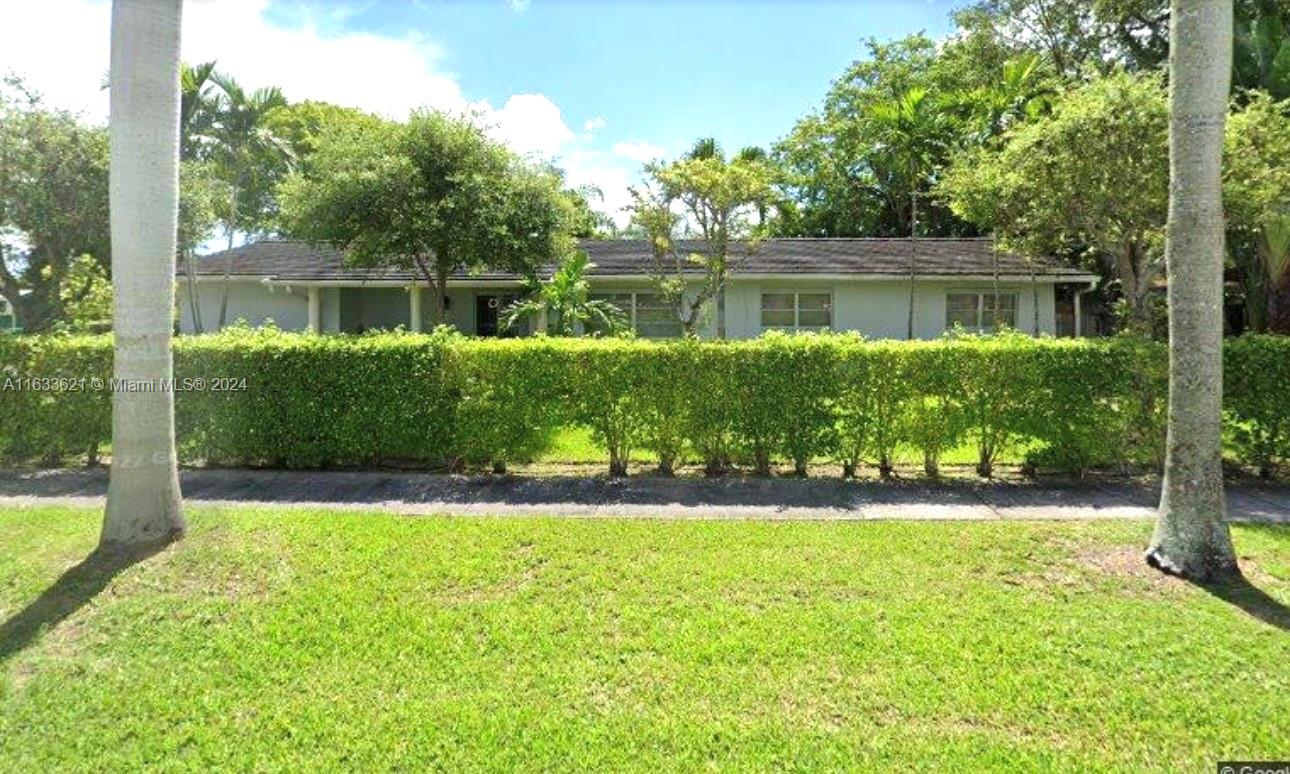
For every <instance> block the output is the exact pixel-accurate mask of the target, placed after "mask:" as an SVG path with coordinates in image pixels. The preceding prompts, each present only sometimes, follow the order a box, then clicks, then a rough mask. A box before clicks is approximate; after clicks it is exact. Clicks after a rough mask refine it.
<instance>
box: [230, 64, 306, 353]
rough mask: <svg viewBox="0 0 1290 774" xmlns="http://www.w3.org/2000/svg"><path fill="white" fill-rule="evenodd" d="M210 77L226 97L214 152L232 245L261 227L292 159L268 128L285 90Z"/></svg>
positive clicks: (283, 100) (284, 100) (285, 146)
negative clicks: (222, 183)
mask: <svg viewBox="0 0 1290 774" xmlns="http://www.w3.org/2000/svg"><path fill="white" fill-rule="evenodd" d="M211 80H212V81H214V82H215V85H217V86H219V88H220V91H221V92H222V96H221V98H220V103H219V110H218V113H217V116H216V121H215V128H214V136H215V138H216V141H217V142H216V145H215V147H214V149H213V150H212V156H213V159H214V161H215V163H216V164H217V165H218V167H219V169H220V171H221V177H223V178H224V180H225V181H226V182H227V183H228V186H229V194H228V204H227V206H226V207H225V211H224V213H223V220H224V229H225V232H226V233H227V235H228V249H229V250H232V249H233V237H234V235H235V234H236V233H237V231H238V229H243V230H246V229H247V228H248V227H249V228H256V227H258V226H261V225H262V223H260V222H259V221H260V220H261V218H262V217H263V216H264V214H265V213H266V211H268V210H269V209H270V205H269V201H270V200H271V198H272V194H273V187H274V184H275V183H276V182H277V181H278V180H279V179H280V178H281V177H282V176H283V175H284V173H285V171H286V164H287V162H288V160H289V159H290V157H291V153H290V150H289V149H288V147H287V145H286V143H284V142H282V141H281V140H280V139H279V138H277V137H276V136H274V134H273V133H272V132H271V131H269V129H268V127H267V126H266V122H265V118H266V117H267V116H268V115H269V113H270V112H272V111H273V110H275V109H277V108H280V107H285V106H286V104H287V100H286V98H285V97H283V95H282V90H281V89H279V88H277V87H276V86H274V87H269V88H264V89H256V90H255V91H250V92H248V91H247V90H246V89H244V88H242V86H241V84H239V83H238V82H237V81H236V80H234V79H233V78H231V77H229V76H227V75H224V74H222V73H214V74H213V75H211ZM231 269H232V258H231V257H230V259H229V264H228V266H227V268H226V271H225V274H224V286H223V292H222V294H221V297H220V306H219V327H220V328H223V327H224V323H225V319H226V316H227V313H228V280H229V276H228V274H229V270H231Z"/></svg>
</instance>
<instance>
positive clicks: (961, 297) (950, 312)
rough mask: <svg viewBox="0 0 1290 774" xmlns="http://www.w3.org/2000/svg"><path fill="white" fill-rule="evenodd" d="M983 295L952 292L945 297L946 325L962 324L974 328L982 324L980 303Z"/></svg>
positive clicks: (949, 326)
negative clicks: (979, 312)
mask: <svg viewBox="0 0 1290 774" xmlns="http://www.w3.org/2000/svg"><path fill="white" fill-rule="evenodd" d="M980 300H981V297H980V296H979V295H977V294H976V293H950V294H948V295H947V296H946V297H945V327H946V328H953V327H954V326H955V325H962V326H963V327H964V328H969V329H974V328H977V327H979V326H980V316H979V315H978V305H979V303H980Z"/></svg>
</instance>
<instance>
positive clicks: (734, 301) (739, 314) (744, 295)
mask: <svg viewBox="0 0 1290 774" xmlns="http://www.w3.org/2000/svg"><path fill="white" fill-rule="evenodd" d="M1037 287H1038V291H1039V330H1040V331H1041V332H1043V333H1054V332H1055V330H1056V321H1055V320H1056V318H1055V314H1054V305H1053V299H1054V294H1053V286H1052V284H1050V283H1041V284H1039V285H1038V286H1037ZM1034 290H1035V286H1032V285H1031V284H1030V283H1028V282H1027V283H1024V284H1022V283H1016V282H1001V283H1000V284H999V291H1000V292H1001V293H1016V294H1017V329H1018V330H1021V331H1025V332H1027V333H1033V332H1034V327H1035V325H1034V313H1033V310H1034V308H1035V303H1034V295H1035V294H1034ZM958 291H965V292H992V291H993V286H992V285H991V284H990V283H988V282H986V283H981V282H961V281H942V280H920V281H919V282H918V283H917V284H916V286H915V292H914V337H915V338H919V339H934V338H937V337H939V336H940V335H941V334H943V333H944V332H945V297H946V294H948V293H951V292H958ZM784 292H799V293H832V295H833V330H835V331H859V332H861V333H863V334H864V335H865V336H866V337H868V338H871V339H903V338H905V337H906V334H907V333H908V328H909V322H908V320H909V283H908V282H907V281H900V280H832V281H828V280H825V281H820V280H810V279H808V278H804V279H802V280H800V281H797V280H794V281H788V280H780V279H774V280H753V279H745V280H739V279H736V280H734V281H732V282H731V285H730V287H729V288H728V289H727V291H726V335H727V336H728V337H729V338H752V337H756V336H759V335H761V333H762V327H761V294H762V293H784Z"/></svg>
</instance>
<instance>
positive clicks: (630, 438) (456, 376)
mask: <svg viewBox="0 0 1290 774" xmlns="http://www.w3.org/2000/svg"><path fill="white" fill-rule="evenodd" d="M111 357H112V351H111V339H110V337H108V336H46V337H40V336H0V379H4V378H6V377H8V378H15V377H49V378H58V377H67V378H77V379H79V378H89V377H97V378H100V379H107V378H108V376H109V374H110V370H111ZM175 371H176V378H177V379H179V380H181V381H182V380H194V379H205V380H207V383H208V384H210V383H213V382H214V380H217V379H225V380H232V382H231V384H228V385H226V386H232V387H234V388H235V389H232V390H226V391H218V392H217V391H211V390H190V391H181V392H179V393H178V394H177V397H176V428H177V435H178V439H179V450H180V456H181V459H183V460H184V461H187V462H197V461H204V462H206V463H207V464H215V465H262V466H272V467H286V468H322V467H332V466H362V465H371V464H376V463H390V462H400V461H402V462H407V463H409V464H417V465H425V464H440V465H451V466H462V465H491V466H492V467H493V468H494V469H495V470H499V471H500V470H504V469H505V466H506V465H507V463H510V462H516V461H526V460H530V459H533V458H534V457H535V456H537V455H539V454H540V453H541V452H542V450H543V447H544V446H545V444H546V443H548V441H549V439H550V438H551V436H552V434H553V433H554V431H555V430H556V429H558V428H559V427H561V426H564V425H568V424H571V423H577V424H582V425H585V426H587V427H588V428H590V429H591V431H592V434H593V436H594V437H595V438H596V440H597V441H599V442H600V443H602V444H603V445H604V446H605V447H606V448H607V449H608V450H609V456H610V470H611V472H612V473H615V474H621V473H623V472H625V471H626V466H627V460H628V459H629V458H630V457H631V455H632V453H633V452H634V451H636V450H641V449H645V450H650V451H652V452H654V453H655V454H656V455H657V456H658V458H659V460H660V467H661V468H663V469H664V470H665V471H670V470H671V469H673V468H674V467H675V465H676V464H678V462H679V461H680V460H681V459H683V458H693V459H697V460H698V461H700V462H702V463H703V465H704V466H705V468H706V469H707V470H709V471H710V472H712V473H718V472H721V471H723V470H726V469H728V468H729V467H731V466H732V465H743V466H747V467H750V468H752V469H753V470H754V471H758V472H766V471H768V470H770V468H771V466H772V465H776V464H789V465H792V466H793V467H794V468H796V469H797V470H798V471H799V472H805V470H806V466H807V464H808V463H810V462H812V461H818V460H833V461H836V462H838V463H840V464H841V465H842V467H843V470H844V473H845V474H854V473H855V472H856V470H857V468H858V467H859V466H861V465H864V464H873V465H877V466H878V467H879V469H880V471H882V472H884V473H886V472H889V471H890V468H891V463H892V459H893V458H894V457H895V455H896V453H897V451H898V450H902V449H908V448H913V449H917V450H918V451H919V452H921V453H922V455H923V459H924V465H925V467H926V468H927V470H928V472H930V473H933V474H934V473H935V472H936V469H937V464H938V460H939V458H940V455H941V454H942V453H943V452H944V451H946V450H948V449H951V448H954V447H956V446H958V445H960V444H962V443H964V442H968V443H971V444H972V445H973V446H974V447H975V448H976V450H977V457H978V469H979V471H980V472H981V473H982V474H983V475H989V474H990V473H991V469H992V466H993V464H994V462H995V460H996V459H997V457H998V455H999V454H1000V452H1001V451H1002V450H1005V449H1012V450H1024V452H1025V459H1026V462H1027V464H1028V465H1030V466H1031V467H1034V468H1036V469H1048V470H1062V471H1083V470H1086V469H1088V468H1091V467H1095V466H1126V465H1148V466H1150V465H1158V464H1159V462H1160V456H1161V452H1162V449H1163V445H1164V444H1163V436H1164V412H1165V404H1166V400H1165V397H1166V388H1167V380H1166V353H1165V350H1164V347H1163V346H1162V345H1160V344H1152V343H1144V342H1140V341H1136V340H1132V339H1103V340H1091V339H1080V340H1073V339H1062V340H1055V339H1047V338H1039V339H1036V338H1032V337H1027V336H1022V335H1016V334H1013V335H1003V336H995V337H973V336H961V337H956V338H952V339H951V338H947V339H944V340H939V341H931V342H866V341H863V340H862V339H860V338H859V337H857V336H852V335H827V336H786V335H778V334H770V335H767V336H764V337H762V338H760V339H756V340H750V341H735V342H711V341H709V342H693V341H689V342H666V343H661V342H650V341H632V340H600V339H582V340H560V339H546V338H533V339H513V340H503V341H488V340H476V339H467V338H464V337H461V336H458V335H455V334H451V333H444V332H437V333H435V334H431V335H413V334H407V333H381V334H370V335H364V336H309V335H300V334H289V333H283V332H281V331H276V330H272V329H268V330H254V331H253V330H232V331H226V332H224V333H220V334H217V335H211V336H202V337H181V338H179V339H177V340H176V343H175ZM1225 374H1226V376H1225V381H1226V387H1225V392H1226V397H1225V406H1226V409H1227V414H1228V422H1227V433H1228V436H1229V441H1230V445H1231V447H1232V448H1233V449H1234V450H1236V452H1237V453H1239V455H1240V456H1241V458H1242V459H1243V460H1244V461H1245V462H1247V463H1249V464H1251V465H1253V466H1256V467H1258V468H1260V469H1261V470H1263V471H1265V472H1270V471H1271V470H1272V469H1273V468H1274V467H1276V466H1277V465H1280V464H1283V463H1284V462H1286V461H1287V459H1290V401H1287V400H1284V399H1283V397H1282V396H1283V395H1284V385H1286V384H1288V383H1290V339H1285V338H1277V337H1259V336H1247V337H1243V338H1240V339H1233V340H1231V341H1229V342H1227V344H1226V369H1225ZM243 384H244V388H241V387H242V386H243ZM110 419H111V401H110V396H109V394H108V393H107V392H106V391H102V390H76V391H67V390H64V391H31V390H24V391H15V390H13V389H9V390H5V391H4V392H0V457H3V458H6V459H10V460H14V459H19V460H23V459H41V460H46V461H49V460H53V459H57V458H59V457H70V456H79V455H83V454H87V453H88V454H90V455H91V456H93V455H94V454H95V453H96V450H97V449H98V448H99V447H101V446H104V445H106V444H107V443H108V441H109V437H110V429H111V422H110Z"/></svg>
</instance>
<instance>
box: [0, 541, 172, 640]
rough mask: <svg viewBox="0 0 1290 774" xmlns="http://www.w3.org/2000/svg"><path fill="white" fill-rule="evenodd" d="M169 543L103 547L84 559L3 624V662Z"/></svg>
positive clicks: (0, 625) (0, 630)
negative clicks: (117, 577) (138, 546)
mask: <svg viewBox="0 0 1290 774" xmlns="http://www.w3.org/2000/svg"><path fill="white" fill-rule="evenodd" d="M167 545H168V544H167V543H156V544H153V545H149V546H144V547H141V548H131V549H111V550H102V549H100V550H97V551H95V552H94V553H92V554H90V555H89V556H87V557H85V558H84V559H82V560H81V561H80V562H79V563H78V564H77V565H76V566H75V567H72V568H71V569H69V570H67V571H66V572H64V573H63V574H62V575H61V576H60V577H59V578H58V580H57V581H55V582H54V585H52V586H50V587H49V588H47V589H45V590H44V591H43V592H42V593H41V595H40V596H39V597H36V599H35V600H33V601H32V602H31V604H29V605H27V606H26V607H24V608H23V609H22V610H20V611H18V613H17V614H16V615H14V616H13V617H12V618H10V619H9V620H7V621H5V622H4V623H3V624H0V662H2V661H5V660H6V659H8V658H9V657H10V656H12V655H15V654H17V653H19V652H20V651H22V650H23V649H24V648H26V647H27V646H28V645H30V644H31V642H32V641H33V640H35V639H36V637H37V636H39V635H40V633H41V632H42V631H44V630H45V629H46V628H51V627H54V626H57V625H58V624H59V623H60V622H61V621H63V620H64V619H65V618H67V617H68V616H70V615H71V614H72V613H75V612H76V611H77V610H79V609H80V608H81V607H82V606H84V605H85V604H86V603H88V602H89V601H90V600H91V599H93V598H94V597H96V596H98V594H99V592H101V591H103V589H105V588H106V587H107V585H108V583H110V582H111V581H112V579H113V578H115V577H116V576H117V575H119V574H120V573H122V572H123V571H125V570H127V569H129V568H130V567H132V566H134V565H135V564H138V563H139V562H142V561H143V560H145V559H147V558H148V557H150V556H153V555H154V554H156V553H157V552H159V551H161V550H162V549H164V548H165V547H166V546H167Z"/></svg>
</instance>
